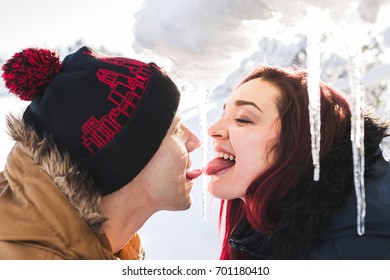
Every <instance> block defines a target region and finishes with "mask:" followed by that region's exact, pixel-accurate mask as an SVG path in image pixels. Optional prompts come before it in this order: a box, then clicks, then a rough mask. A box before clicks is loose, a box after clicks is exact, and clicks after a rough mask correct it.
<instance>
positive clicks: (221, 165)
mask: <svg viewBox="0 0 390 280" xmlns="http://www.w3.org/2000/svg"><path fill="white" fill-rule="evenodd" d="M234 164H235V162H234V161H232V160H228V159H223V158H215V159H213V160H211V161H210V162H209V163H208V164H207V168H206V174H207V175H209V176H212V175H214V174H216V173H218V172H220V171H222V170H225V169H228V168H230V167H232V166H233V165H234Z"/></svg>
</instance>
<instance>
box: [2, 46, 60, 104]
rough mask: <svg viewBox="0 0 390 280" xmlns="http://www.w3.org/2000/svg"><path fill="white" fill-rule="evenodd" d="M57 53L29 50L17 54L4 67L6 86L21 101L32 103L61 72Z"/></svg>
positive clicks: (45, 50)
mask: <svg viewBox="0 0 390 280" xmlns="http://www.w3.org/2000/svg"><path fill="white" fill-rule="evenodd" d="M60 67H61V63H60V59H59V56H58V55H57V53H56V52H54V51H51V50H47V49H36V48H29V49H25V50H23V51H21V52H19V53H16V54H15V55H14V56H13V57H12V58H11V59H9V60H8V61H7V62H6V63H5V64H4V65H3V67H2V69H3V74H2V77H3V79H4V81H5V86H6V87H7V88H8V89H9V91H10V92H12V93H14V94H15V95H16V96H18V97H19V98H20V99H21V100H27V101H31V100H32V99H33V98H34V97H35V96H36V95H38V94H41V93H43V92H44V90H45V89H46V87H47V86H48V85H49V84H50V82H51V81H52V80H53V78H54V77H55V76H56V75H57V73H58V71H59V70H60Z"/></svg>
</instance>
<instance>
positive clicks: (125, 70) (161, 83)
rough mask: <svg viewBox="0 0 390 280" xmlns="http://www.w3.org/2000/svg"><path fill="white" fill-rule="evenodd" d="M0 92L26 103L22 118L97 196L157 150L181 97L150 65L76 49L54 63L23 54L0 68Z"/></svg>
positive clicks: (46, 54) (41, 52)
mask: <svg viewBox="0 0 390 280" xmlns="http://www.w3.org/2000/svg"><path fill="white" fill-rule="evenodd" d="M2 68H3V71H4V72H3V75H2V76H3V78H4V80H5V84H6V87H7V88H8V89H9V90H10V91H11V92H13V93H14V94H15V95H17V96H19V98H20V99H22V100H31V103H30V105H29V106H28V107H27V109H26V111H25V112H24V115H23V119H24V121H25V123H26V124H28V125H31V126H32V127H33V128H34V129H35V130H36V131H37V133H38V135H39V136H40V137H44V136H46V137H50V138H51V139H52V140H53V142H54V143H55V144H56V145H57V146H58V148H59V149H61V150H65V151H66V152H67V153H68V154H69V155H70V158H71V160H72V161H73V162H74V163H76V164H77V165H78V166H79V168H80V170H82V171H84V172H87V173H88V174H89V176H90V177H91V178H92V179H93V180H94V183H95V185H96V188H97V190H98V191H99V193H101V194H102V195H107V194H110V193H112V192H114V191H116V190H118V189H120V188H121V187H123V186H124V185H126V184H127V183H128V182H130V181H131V180H132V179H133V178H134V177H135V176H136V175H137V174H138V173H139V172H140V171H141V170H142V169H143V168H144V166H145V165H146V164H147V163H148V162H149V160H150V159H151V158H152V157H153V155H154V153H155V152H156V151H157V149H158V148H159V146H160V144H161V142H162V140H163V138H164V137H165V135H166V133H167V130H168V128H169V127H170V125H171V123H172V120H173V118H174V115H175V113H176V110H177V107H178V104H179V100H180V92H179V90H178V89H177V87H176V85H175V84H174V83H173V82H172V80H171V79H170V78H169V77H168V76H167V75H166V74H165V73H164V72H163V71H162V70H161V69H160V68H159V67H157V66H156V65H155V64H153V63H149V64H146V63H143V62H141V61H137V60H133V59H129V58H124V57H109V56H103V55H101V54H98V53H96V52H95V51H93V50H91V49H90V48H87V47H83V48H81V49H79V50H78V51H77V52H75V53H73V54H70V55H68V56H67V57H65V59H64V61H63V62H62V63H60V60H59V58H58V56H57V55H56V54H55V52H53V51H49V50H45V49H33V48H30V49H26V50H23V51H22V52H20V53H17V54H15V55H14V56H13V57H12V58H11V59H10V60H8V61H7V62H6V63H5V64H4V65H3V67H2Z"/></svg>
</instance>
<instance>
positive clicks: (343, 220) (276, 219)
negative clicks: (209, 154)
mask: <svg viewBox="0 0 390 280" xmlns="http://www.w3.org/2000/svg"><path fill="white" fill-rule="evenodd" d="M306 79H307V72H305V71H303V70H299V69H283V68H277V67H270V66H261V67H259V68H258V69H256V70H255V71H254V72H253V73H251V74H250V75H249V76H248V77H246V78H245V79H244V80H243V81H242V82H241V83H240V84H239V86H238V88H237V89H236V90H235V91H234V92H233V93H232V95H231V96H230V98H229V99H228V101H227V102H226V104H225V105H224V112H223V115H222V117H221V119H220V120H218V121H217V122H216V123H215V124H213V125H212V126H211V127H210V128H209V130H208V133H209V135H210V136H211V137H212V138H213V142H214V150H215V155H216V157H215V158H214V159H213V160H211V161H210V162H209V164H208V167H207V174H208V175H209V176H211V180H210V183H209V191H210V193H211V194H212V195H213V196H215V197H217V198H220V199H222V200H223V202H222V206H221V213H220V219H221V221H223V220H225V223H224V226H225V229H224V238H223V244H222V252H221V259H390V166H389V163H388V162H386V161H385V160H384V158H383V156H382V152H381V150H380V148H379V147H380V146H379V145H380V143H381V141H382V139H383V138H384V137H386V136H388V132H387V128H388V123H385V122H380V121H379V120H377V119H375V118H374V117H373V116H370V115H368V114H367V115H366V116H365V187H366V203H367V208H366V209H367V214H366V217H365V234H364V235H363V236H359V235H358V234H357V226H356V221H357V214H356V195H355V192H354V180H353V161H352V146H351V140H350V129H351V124H350V118H351V109H350V105H349V104H348V102H347V100H346V97H344V96H343V95H342V94H341V93H340V92H339V91H337V90H336V89H334V88H332V87H331V86H329V85H327V84H325V83H321V85H320V89H321V150H320V161H321V165H320V168H321V169H320V180H319V181H314V180H313V162H312V156H311V135H310V124H309V113H308V104H309V100H308V93H307V86H306V82H307V81H306ZM221 224H223V223H222V222H221Z"/></svg>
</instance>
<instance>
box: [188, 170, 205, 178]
mask: <svg viewBox="0 0 390 280" xmlns="http://www.w3.org/2000/svg"><path fill="white" fill-rule="evenodd" d="M201 174H202V169H194V170H188V171H187V172H186V178H187V179H189V180H194V179H196V178H198V177H199V176H200V175H201Z"/></svg>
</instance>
